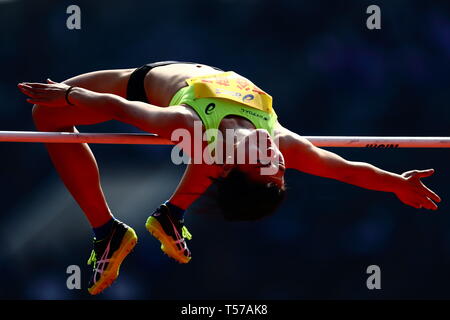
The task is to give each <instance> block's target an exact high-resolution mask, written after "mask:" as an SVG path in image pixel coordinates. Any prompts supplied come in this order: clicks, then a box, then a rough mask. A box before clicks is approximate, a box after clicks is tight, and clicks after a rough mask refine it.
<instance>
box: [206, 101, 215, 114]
mask: <svg viewBox="0 0 450 320" xmlns="http://www.w3.org/2000/svg"><path fill="white" fill-rule="evenodd" d="M215 108H216V104H215V103H210V104H208V105H207V106H206V108H205V113H206V114H207V115H210V114H211V113H212V112H213V111H214V109H215Z"/></svg>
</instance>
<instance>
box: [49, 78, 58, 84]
mask: <svg viewBox="0 0 450 320" xmlns="http://www.w3.org/2000/svg"><path fill="white" fill-rule="evenodd" d="M47 83H49V84H55V83H58V82H55V81H53V80H51V79H50V78H48V79H47Z"/></svg>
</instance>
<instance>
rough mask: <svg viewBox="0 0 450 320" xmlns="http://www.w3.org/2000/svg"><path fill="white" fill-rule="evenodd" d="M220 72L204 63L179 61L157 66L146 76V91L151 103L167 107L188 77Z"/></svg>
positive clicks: (184, 84)
mask: <svg viewBox="0 0 450 320" xmlns="http://www.w3.org/2000/svg"><path fill="white" fill-rule="evenodd" d="M218 72H220V71H218V70H216V69H214V68H211V67H210V66H206V65H203V64H181V63H179V64H178V63H177V64H170V65H166V66H161V67H156V68H153V69H152V70H150V72H149V73H148V74H147V75H146V77H145V80H144V86H145V92H146V93H147V97H148V100H149V102H150V103H151V104H154V105H157V106H162V107H166V106H168V105H169V103H170V100H171V99H172V97H173V96H174V95H175V93H176V92H177V91H178V90H180V89H181V88H183V87H185V86H186V85H187V84H186V79H189V78H192V77H198V76H205V75H210V74H215V73H218Z"/></svg>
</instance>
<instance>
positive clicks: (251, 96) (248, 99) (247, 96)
mask: <svg viewBox="0 0 450 320" xmlns="http://www.w3.org/2000/svg"><path fill="white" fill-rule="evenodd" d="M253 99H255V96H254V95H252V94H247V95H245V96H244V97H243V98H242V101H244V102H245V101H251V100H253Z"/></svg>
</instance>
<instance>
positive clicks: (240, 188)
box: [214, 169, 286, 221]
mask: <svg viewBox="0 0 450 320" xmlns="http://www.w3.org/2000/svg"><path fill="white" fill-rule="evenodd" d="M214 180H215V182H216V183H217V192H218V194H217V202H218V205H219V207H220V209H221V211H222V214H223V216H224V218H225V220H228V221H253V220H259V219H262V218H264V217H266V216H269V215H271V214H273V213H274V212H275V210H276V209H277V208H278V206H279V205H280V203H281V202H282V201H283V199H284V197H285V193H286V188H285V186H284V185H283V186H281V187H280V186H278V185H276V184H275V183H273V182H267V183H261V182H255V181H252V180H251V179H249V178H248V176H247V175H246V174H245V173H243V172H242V171H240V170H238V169H232V170H231V171H230V172H229V174H228V175H227V176H226V177H224V178H218V179H214Z"/></svg>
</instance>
